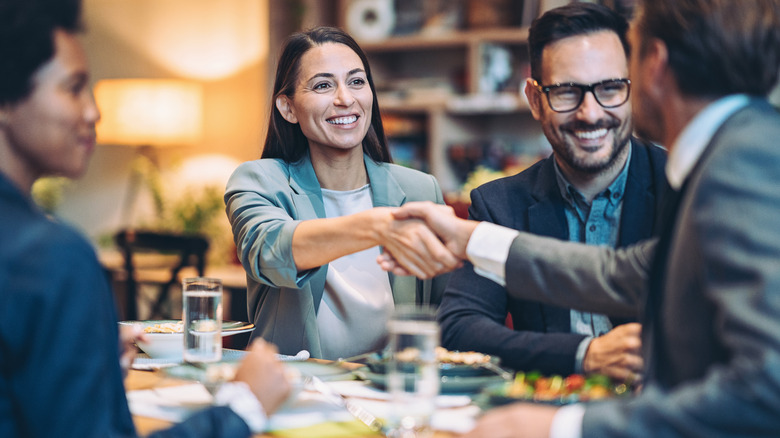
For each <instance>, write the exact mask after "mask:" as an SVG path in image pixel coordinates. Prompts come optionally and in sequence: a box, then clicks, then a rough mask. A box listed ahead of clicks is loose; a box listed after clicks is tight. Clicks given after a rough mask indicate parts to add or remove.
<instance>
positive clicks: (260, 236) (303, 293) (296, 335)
mask: <svg viewBox="0 0 780 438" xmlns="http://www.w3.org/2000/svg"><path fill="white" fill-rule="evenodd" d="M364 162H365V164H366V170H367V171H368V178H369V181H370V182H371V190H372V194H373V201H374V206H375V207H388V206H389V207H397V206H400V205H403V204H404V203H406V202H409V201H433V202H436V203H439V204H442V203H443V202H444V201H443V196H442V193H441V189H440V188H439V184H438V182H437V181H436V179H435V178H434V177H433V176H431V175H428V174H426V173H423V172H419V171H416V170H413V169H409V168H406V167H402V166H397V165H394V164H386V163H376V162H374V161H373V160H371V158H369V157H368V156H365V157H364ZM225 204H226V205H227V214H228V218H229V219H230V223H231V224H232V227H233V238H234V240H235V242H236V247H237V250H238V256H239V259H240V260H241V263H242V264H243V266H244V269H245V270H246V272H247V283H248V291H247V310H248V314H249V318H250V320H251V321H253V322H254V324H255V325H256V326H257V328H256V329H255V331H254V333H253V334H252V338H253V339H254V337H257V336H262V337H263V338H264V339H266V340H267V341H269V342H273V343H274V344H276V345H277V346H278V347H279V352H280V353H282V354H290V355H292V354H296V353H297V352H298V351H300V350H304V349H305V350H308V351H309V353H311V355H312V357H321V356H322V350H321V348H320V336H321V333H320V332H319V330H318V329H317V319H316V315H317V310H318V309H319V305H320V302H321V300H322V294H323V291H324V288H325V277H326V275H327V269H328V265H324V266H321V267H319V268H316V269H311V270H308V271H304V272H298V270H297V269H296V268H295V262H294V260H293V256H292V235H293V231H294V230H295V227H296V226H297V225H298V224H299V223H300V222H301V221H304V220H308V219H316V218H324V217H325V207H324V205H323V202H322V191H321V189H320V184H319V182H318V180H317V175H316V174H315V173H314V168H313V167H312V164H311V160H310V159H309V157H308V155H307V156H306V157H304V158H303V159H301V160H300V161H298V162H297V163H286V162H284V161H282V160H279V159H262V160H255V161H250V162H246V163H243V164H242V165H241V166H239V167H238V169H236V171H235V172H234V173H233V175H232V176H231V177H230V180H229V181H228V184H227V189H226V192H225ZM390 284H391V287H392V290H393V300H394V301H395V302H396V303H414V302H426V303H433V304H438V303H439V301H440V300H441V295H442V294H443V291H444V286H445V284H446V276H440V277H437V278H435V279H433V280H432V281H431V280H427V281H425V282H423V281H418V280H417V279H416V278H414V277H396V276H393V275H390ZM323 335H324V334H323Z"/></svg>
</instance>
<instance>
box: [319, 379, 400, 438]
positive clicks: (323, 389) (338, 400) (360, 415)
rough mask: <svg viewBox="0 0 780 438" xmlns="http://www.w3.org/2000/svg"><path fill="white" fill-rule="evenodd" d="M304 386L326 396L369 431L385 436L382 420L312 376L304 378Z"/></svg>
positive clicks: (385, 430) (385, 431)
mask: <svg viewBox="0 0 780 438" xmlns="http://www.w3.org/2000/svg"><path fill="white" fill-rule="evenodd" d="M304 385H306V386H311V387H312V388H313V389H314V390H316V391H317V392H319V393H320V394H322V395H324V396H326V397H327V398H328V399H329V401H330V402H331V403H334V404H336V405H337V406H340V407H343V408H344V409H346V410H347V412H349V413H350V414H352V416H354V417H355V418H357V419H358V420H360V422H361V423H363V424H365V425H366V426H368V428H369V429H371V430H373V431H375V432H380V433H381V434H382V435H383V436H386V435H387V429H386V427H385V424H384V423H383V422H382V420H380V419H379V418H377V417H376V415H374V414H372V413H371V412H369V411H368V410H366V409H365V408H363V407H362V406H360V405H359V404H357V403H354V402H353V401H352V400H350V399H348V398H346V397H344V396H343V395H341V394H339V393H338V392H336V390H334V389H333V388H331V387H330V386H328V385H327V384H326V383H325V382H323V381H322V380H320V379H319V378H318V377H317V376H312V375H309V376H306V377H305V378H304Z"/></svg>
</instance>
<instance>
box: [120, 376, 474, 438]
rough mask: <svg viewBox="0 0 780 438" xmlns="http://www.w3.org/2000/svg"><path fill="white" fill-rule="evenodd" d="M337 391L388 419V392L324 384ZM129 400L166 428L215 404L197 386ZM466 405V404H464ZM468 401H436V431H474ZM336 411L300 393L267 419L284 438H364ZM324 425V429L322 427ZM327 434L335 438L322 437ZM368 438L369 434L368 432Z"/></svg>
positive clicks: (135, 410) (141, 393) (322, 399)
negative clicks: (315, 430) (168, 422)
mask: <svg viewBox="0 0 780 438" xmlns="http://www.w3.org/2000/svg"><path fill="white" fill-rule="evenodd" d="M327 384H328V385H331V386H332V387H333V388H334V389H336V390H337V391H340V392H341V391H344V392H345V393H349V394H357V395H369V396H370V397H369V398H359V397H358V396H352V395H350V397H351V400H353V401H354V402H355V403H358V404H360V405H361V406H363V408H365V409H367V410H368V411H369V412H371V413H373V414H374V415H376V416H377V417H379V418H387V417H388V415H389V413H390V404H389V403H388V402H387V398H388V397H389V396H388V395H387V393H386V392H384V391H380V390H376V389H374V388H370V387H367V386H366V385H365V384H364V382H352V381H350V382H341V381H339V382H327ZM127 400H128V404H129V406H130V412H132V414H133V415H138V416H144V417H152V418H158V419H161V420H165V421H170V422H180V421H183V420H184V419H185V418H187V417H188V416H190V415H192V414H193V413H194V412H196V411H198V410H200V409H203V408H205V407H207V406H209V405H211V403H212V402H213V398H212V397H211V394H209V392H208V391H207V390H206V388H204V387H203V385H201V384H200V383H193V384H186V385H178V386H170V387H163V388H155V389H146V390H138V391H129V392H128V393H127ZM464 402H465V404H464ZM469 402H470V400H469V399H468V397H467V396H450V395H442V396H439V397H437V399H436V405H437V408H438V409H437V411H436V412H435V413H434V415H433V418H432V419H431V422H432V425H433V428H434V429H437V430H443V431H451V432H456V433H462V432H466V431H468V430H471V428H473V426H474V420H475V418H476V416H477V415H478V414H479V408H478V407H477V406H474V405H472V404H470V403H469ZM356 421H357V420H355V418H354V417H352V415H351V414H350V413H349V412H347V411H346V410H345V409H343V408H342V407H340V406H337V405H335V404H333V403H332V402H330V401H328V398H327V397H326V396H324V395H322V394H320V393H318V392H314V391H308V390H304V391H301V392H300V393H299V394H298V396H297V397H296V398H295V399H294V400H290V401H289V402H288V403H285V404H284V405H283V406H282V408H281V409H280V410H279V411H278V412H276V413H275V414H274V415H272V416H271V418H270V419H269V423H268V427H269V430H270V431H274V432H279V431H284V433H283V434H282V435H284V436H312V435H310V434H309V432H310V430H308V428H310V427H313V426H317V425H320V426H318V427H317V433H316V434H315V436H318V437H324V436H350V435H353V436H365V435H366V434H367V432H368V431H367V428H366V426H364V425H362V424H360V423H359V422H357V424H356ZM323 425H326V426H327V427H326V428H325V429H322V430H321V427H322V426H323ZM327 430H331V432H333V434H331V435H328V434H327V433H326V434H324V435H323V434H321V433H320V432H323V433H324V432H326V431H327ZM368 433H370V432H368Z"/></svg>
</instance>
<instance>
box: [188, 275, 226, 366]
mask: <svg viewBox="0 0 780 438" xmlns="http://www.w3.org/2000/svg"><path fill="white" fill-rule="evenodd" d="M182 294H183V296H184V303H183V305H182V308H183V319H184V361H185V362H219V361H220V360H222V280H220V279H218V278H205V277H194V278H185V279H184V280H183V281H182Z"/></svg>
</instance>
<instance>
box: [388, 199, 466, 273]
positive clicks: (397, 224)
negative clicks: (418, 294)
mask: <svg viewBox="0 0 780 438" xmlns="http://www.w3.org/2000/svg"><path fill="white" fill-rule="evenodd" d="M393 217H394V218H395V221H394V223H393V225H392V227H391V232H390V236H389V239H388V240H387V242H386V243H385V246H384V253H383V254H382V255H380V256H379V257H378V258H377V263H379V265H380V266H381V267H382V269H384V270H385V271H390V272H392V273H393V274H395V275H414V276H416V277H419V278H431V277H434V276H436V275H439V274H442V273H445V272H449V271H452V270H453V269H456V268H458V267H460V266H461V265H462V263H463V262H462V261H463V260H464V259H465V258H466V245H467V244H468V240H469V237H470V236H471V233H472V232H473V230H474V228H475V227H476V225H477V222H474V221H466V220H463V219H459V218H458V217H457V216H455V212H454V210H453V209H452V207H449V206H446V205H440V204H434V203H432V202H410V203H408V204H405V205H404V206H403V207H399V208H397V209H395V210H394V211H393Z"/></svg>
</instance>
